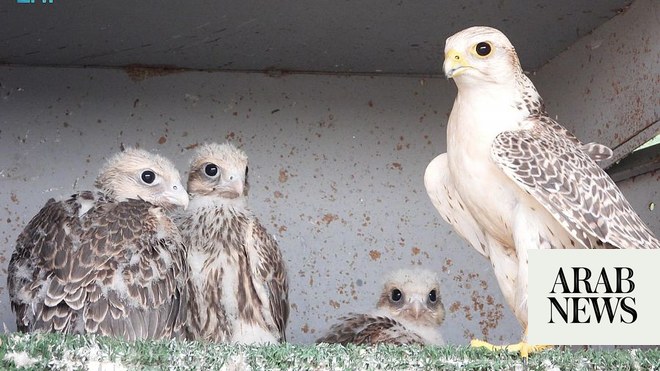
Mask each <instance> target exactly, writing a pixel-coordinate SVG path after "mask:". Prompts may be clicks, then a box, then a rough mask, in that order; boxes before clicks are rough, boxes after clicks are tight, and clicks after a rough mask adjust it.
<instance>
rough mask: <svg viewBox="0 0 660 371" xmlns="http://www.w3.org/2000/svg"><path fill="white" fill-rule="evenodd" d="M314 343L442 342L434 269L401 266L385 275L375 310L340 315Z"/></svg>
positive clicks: (441, 316)
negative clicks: (335, 322) (365, 312)
mask: <svg viewBox="0 0 660 371" xmlns="http://www.w3.org/2000/svg"><path fill="white" fill-rule="evenodd" d="M339 319H340V321H341V322H339V323H337V324H335V325H333V326H332V327H331V328H330V329H329V330H328V332H327V333H326V334H325V335H324V336H323V337H321V338H319V339H318V340H317V341H316V342H317V343H340V344H344V345H346V344H349V343H353V344H378V343H389V344H420V345H442V344H444V339H443V338H442V334H441V332H440V325H441V324H442V322H443V321H444V319H445V308H444V305H443V304H442V300H441V299H440V283H439V281H438V277H437V275H436V274H434V273H433V272H430V271H428V270H422V269H401V270H398V271H396V272H394V273H392V274H391V275H390V276H389V277H387V279H386V281H385V284H384V285H383V290H382V292H381V294H380V297H379V299H378V304H377V306H376V309H375V310H374V311H373V312H371V313H369V314H357V313H351V314H349V315H347V316H343V317H340V318H339Z"/></svg>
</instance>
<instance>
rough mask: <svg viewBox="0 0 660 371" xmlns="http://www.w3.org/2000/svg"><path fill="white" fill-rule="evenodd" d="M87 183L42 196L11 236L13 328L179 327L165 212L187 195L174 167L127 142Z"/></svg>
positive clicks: (180, 309) (180, 286)
mask: <svg viewBox="0 0 660 371" xmlns="http://www.w3.org/2000/svg"><path fill="white" fill-rule="evenodd" d="M96 186H97V188H98V191H97V192H92V191H83V192H80V193H77V194H75V195H73V196H72V197H71V198H69V199H66V200H63V201H55V200H54V199H50V200H48V202H46V205H45V206H44V207H43V208H42V209H41V210H40V211H39V212H38V213H37V215H35V216H34V217H33V218H32V220H30V222H29V223H28V224H27V226H26V227H25V229H24V230H23V232H22V233H21V234H20V235H19V236H18V239H17V241H16V249H15V251H14V253H13V254H12V257H11V261H10V263H9V273H8V278H7V281H8V282H7V283H8V287H9V297H10V299H11V307H12V309H13V311H14V312H15V313H16V325H17V328H18V330H19V331H24V332H33V331H41V332H62V333H68V334H71V333H77V334H100V335H108V336H116V337H120V338H124V339H127V340H136V339H162V338H165V339H167V338H171V337H178V336H179V335H183V326H182V325H183V323H182V322H183V320H184V319H185V311H184V310H185V305H184V304H185V302H186V291H187V289H186V286H185V281H186V278H187V276H186V275H187V271H186V265H185V251H184V248H183V245H182V240H181V235H180V234H179V232H178V229H177V227H176V225H175V224H174V222H173V221H172V220H171V219H170V218H169V216H168V211H169V210H171V209H173V208H176V207H179V206H181V207H186V206H187V205H188V195H187V193H186V191H185V188H183V185H182V184H181V179H180V177H179V172H178V171H177V170H176V168H175V167H174V166H173V165H172V163H171V162H170V161H168V160H167V159H165V158H163V157H161V156H158V155H154V154H151V153H149V152H146V151H143V150H139V149H128V150H126V151H125V152H122V153H118V154H116V155H115V156H114V157H112V158H110V159H109V160H108V161H107V163H106V164H105V166H103V168H102V169H101V171H100V174H99V176H98V177H97V179H96Z"/></svg>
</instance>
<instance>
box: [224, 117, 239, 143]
mask: <svg viewBox="0 0 660 371" xmlns="http://www.w3.org/2000/svg"><path fill="white" fill-rule="evenodd" d="M236 115H237V113H236V112H234V116H236ZM234 138H236V133H234V132H233V131H230V132H229V134H227V135H225V139H226V140H231V139H234Z"/></svg>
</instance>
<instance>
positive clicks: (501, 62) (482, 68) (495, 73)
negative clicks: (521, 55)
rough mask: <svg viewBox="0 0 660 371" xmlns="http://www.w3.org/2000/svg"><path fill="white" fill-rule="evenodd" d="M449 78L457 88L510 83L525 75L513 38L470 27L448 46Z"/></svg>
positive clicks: (491, 30) (445, 68) (488, 29)
mask: <svg viewBox="0 0 660 371" xmlns="http://www.w3.org/2000/svg"><path fill="white" fill-rule="evenodd" d="M443 69H444V71H445V76H447V78H448V79H454V81H455V82H456V85H459V86H460V85H461V84H464V83H466V84H469V83H470V82H472V83H475V82H476V83H483V82H491V83H496V84H507V83H508V84H510V83H512V82H515V81H516V79H517V76H520V75H521V74H522V68H521V67H520V62H519V61H518V56H517V55H516V51H515V50H514V48H513V45H512V44H511V42H510V41H509V39H508V38H507V37H506V36H505V35H504V34H503V33H502V32H500V31H498V30H496V29H494V28H491V27H481V26H476V27H470V28H467V29H465V30H463V31H460V32H458V33H456V34H454V35H453V36H451V37H449V38H448V39H447V41H446V43H445V61H444V64H443Z"/></svg>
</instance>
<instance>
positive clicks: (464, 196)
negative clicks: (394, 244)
mask: <svg viewBox="0 0 660 371" xmlns="http://www.w3.org/2000/svg"><path fill="white" fill-rule="evenodd" d="M444 70H445V73H446V75H447V77H448V78H452V79H454V82H455V83H456V86H457V87H458V94H457V96H456V100H455V101H454V106H453V108H452V112H451V115H450V117H449V123H448V127H447V153H445V154H441V155H440V156H438V157H436V158H435V159H434V160H433V161H432V162H431V163H430V164H429V165H428V167H427V169H426V174H425V176H424V183H425V186H426V189H427V192H428V194H429V197H430V198H431V201H432V202H433V205H434V206H435V207H436V209H437V210H438V211H439V213H440V215H442V217H443V218H444V219H445V220H446V221H447V222H448V223H449V224H451V225H452V226H453V227H454V229H455V230H456V231H457V232H458V233H459V234H460V235H461V236H462V237H463V238H465V239H466V240H467V241H468V242H469V243H470V244H471V245H472V246H473V247H474V248H475V249H477V250H478V251H479V252H480V253H481V254H483V255H484V256H486V257H488V258H489V259H490V262H491V264H492V266H493V269H494V271H495V275H496V277H497V280H498V282H499V285H500V288H501V290H502V292H503V294H504V297H505V298H506V300H507V303H508V304H509V305H510V306H511V308H512V309H513V311H514V313H515V315H516V317H517V318H518V321H519V322H520V324H521V325H522V326H523V327H524V328H525V329H526V327H527V276H528V274H527V273H528V264H527V251H528V250H529V249H548V248H658V247H660V246H659V243H658V240H657V239H656V238H655V237H654V236H653V233H651V231H650V230H649V228H648V227H647V226H646V225H645V224H644V223H643V222H642V220H641V219H640V218H639V216H638V215H637V214H636V213H635V212H634V211H633V209H632V207H631V206H630V204H629V203H628V202H627V201H626V199H625V197H624V196H623V194H622V193H621V191H620V190H619V189H618V188H617V187H616V185H615V184H614V182H613V181H612V180H611V179H610V178H609V177H608V176H607V174H606V173H605V172H604V171H603V170H602V169H601V168H600V167H599V166H598V165H597V164H596V163H595V161H596V160H600V159H603V158H607V157H609V156H610V155H611V151H610V150H609V148H607V147H605V146H603V145H600V144H596V143H588V144H582V143H581V142H580V141H579V140H578V139H577V138H576V137H575V136H573V135H572V134H570V133H569V132H568V131H567V130H566V129H565V128H563V127H562V126H561V125H560V124H558V123H557V122H555V121H554V120H553V119H551V118H550V117H549V116H548V115H547V113H546V112H545V108H544V105H543V101H542V99H541V97H540V96H539V94H538V93H537V91H536V89H535V87H534V85H533V84H532V82H531V81H530V80H529V79H528V78H527V76H525V75H524V73H523V71H522V68H521V67H520V63H519V61H518V57H517V55H516V53H515V51H514V48H513V46H512V45H511V43H510V42H509V40H508V39H507V38H506V36H504V34H502V33H501V32H500V31H498V30H496V29H493V28H489V27H472V28H468V29H466V30H463V31H461V32H459V33H457V34H455V35H453V36H452V37H450V38H448V39H447V42H446V46H445V61H444Z"/></svg>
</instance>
